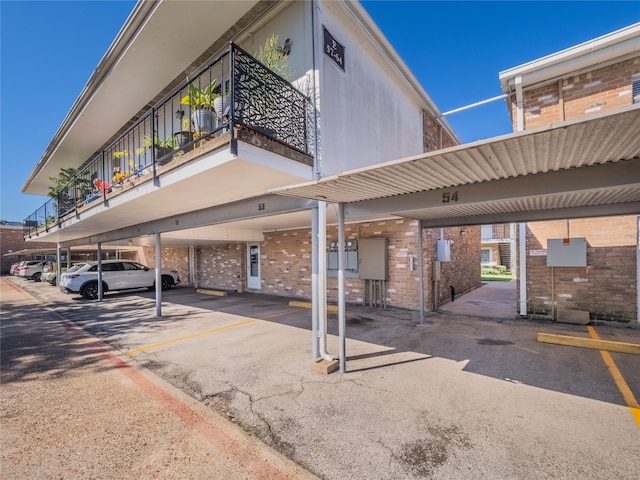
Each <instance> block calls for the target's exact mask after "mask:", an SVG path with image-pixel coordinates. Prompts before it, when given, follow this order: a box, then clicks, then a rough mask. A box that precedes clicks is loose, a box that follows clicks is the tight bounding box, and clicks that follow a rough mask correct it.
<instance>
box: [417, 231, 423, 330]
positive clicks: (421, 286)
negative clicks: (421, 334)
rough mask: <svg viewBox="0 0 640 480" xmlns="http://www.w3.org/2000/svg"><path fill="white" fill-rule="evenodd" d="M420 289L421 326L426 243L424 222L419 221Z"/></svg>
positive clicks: (421, 319) (421, 322)
mask: <svg viewBox="0 0 640 480" xmlns="http://www.w3.org/2000/svg"><path fill="white" fill-rule="evenodd" d="M418 269H419V272H418V278H419V279H420V280H419V282H418V285H419V286H418V288H419V289H420V325H424V241H423V240H422V220H418Z"/></svg>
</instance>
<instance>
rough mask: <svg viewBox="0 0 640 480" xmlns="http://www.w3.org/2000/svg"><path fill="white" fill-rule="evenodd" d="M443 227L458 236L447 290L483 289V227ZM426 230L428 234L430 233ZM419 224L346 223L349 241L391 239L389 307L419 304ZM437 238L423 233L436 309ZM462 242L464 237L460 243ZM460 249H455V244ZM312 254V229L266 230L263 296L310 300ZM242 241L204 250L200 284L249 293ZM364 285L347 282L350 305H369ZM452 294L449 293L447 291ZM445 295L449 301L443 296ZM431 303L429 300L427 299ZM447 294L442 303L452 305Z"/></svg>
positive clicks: (331, 284)
mask: <svg viewBox="0 0 640 480" xmlns="http://www.w3.org/2000/svg"><path fill="white" fill-rule="evenodd" d="M464 228H465V230H466V233H467V234H466V235H463V236H461V235H460V228H452V229H445V238H453V237H455V238H456V244H454V248H453V249H452V260H453V261H452V262H451V264H449V265H447V266H446V267H445V269H444V271H445V272H446V275H445V276H444V278H445V281H446V282H447V283H446V285H447V289H448V288H449V287H448V286H449V285H450V284H451V285H454V288H456V292H458V293H462V292H464V291H468V290H469V289H471V288H475V287H477V286H479V285H480V227H464ZM425 232H429V231H428V230H427V231H425ZM417 235H418V224H417V222H415V221H410V220H387V221H381V222H369V223H361V224H348V225H345V238H346V239H347V240H349V239H362V238H387V239H388V254H387V266H388V273H389V275H388V279H387V282H386V292H385V296H386V302H387V305H389V306H395V307H401V308H410V309H417V308H418V307H419V305H420V301H419V296H418V289H419V276H418V270H417V268H418V261H417V256H418V237H417ZM437 235H439V229H438V230H437V231H436V234H435V236H433V235H431V234H430V233H425V237H424V242H425V245H424V246H425V253H424V259H425V260H424V262H425V289H426V296H425V298H426V299H427V300H425V301H426V306H427V309H431V308H432V306H433V294H432V293H431V290H432V288H433V285H432V283H431V262H432V260H433V259H434V255H435V251H436V250H435V249H436V246H435V240H436V239H437V238H438V236H437ZM337 238H338V235H337V227H335V226H330V227H328V228H327V239H328V243H329V242H330V241H331V240H334V241H335V240H337ZM458 238H460V239H459V240H458ZM456 245H457V246H456ZM311 250H312V240H311V231H310V230H306V229H305V230H296V231H287V232H268V233H265V234H264V240H263V241H262V242H260V273H261V281H262V287H261V289H260V290H259V291H260V292H261V293H265V294H272V295H282V296H287V297H293V298H296V297H299V298H303V299H309V298H311V281H312V266H311V260H312V257H311ZM246 251H247V246H246V244H244V243H234V244H225V245H216V246H211V247H201V248H199V249H198V253H197V271H198V286H199V287H202V288H216V289H225V290H236V291H243V290H246V255H247V253H246ZM412 256H413V257H415V258H416V260H415V263H414V270H413V271H411V270H410V257H412ZM365 285H366V284H365V281H364V280H361V279H359V278H350V277H346V278H345V300H346V301H347V302H348V303H363V302H364V301H365ZM447 292H448V290H447ZM327 295H328V298H329V300H330V301H336V300H337V298H338V279H337V277H335V276H328V277H327ZM445 297H446V298H445ZM429 298H430V299H431V300H430V301H428V299H429ZM448 298H449V294H448V293H447V294H446V295H443V300H442V301H448Z"/></svg>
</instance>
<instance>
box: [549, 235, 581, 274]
mask: <svg viewBox="0 0 640 480" xmlns="http://www.w3.org/2000/svg"><path fill="white" fill-rule="evenodd" d="M586 266H587V239H586V238H584V237H576V238H549V239H547V267H586Z"/></svg>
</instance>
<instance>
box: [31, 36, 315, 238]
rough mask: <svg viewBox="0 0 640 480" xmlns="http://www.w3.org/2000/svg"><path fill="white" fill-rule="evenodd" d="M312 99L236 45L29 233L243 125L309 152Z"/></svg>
mask: <svg viewBox="0 0 640 480" xmlns="http://www.w3.org/2000/svg"><path fill="white" fill-rule="evenodd" d="M310 115H311V102H310V101H309V98H308V97H307V96H305V95H304V94H303V93H301V92H300V91H298V90H297V89H296V88H295V87H294V86H293V85H291V84H290V83H289V82H288V81H286V80H285V79H283V78H282V77H280V76H278V75H277V74H275V73H274V72H272V71H271V70H269V69H268V68H266V67H265V66H264V65H263V64H261V63H260V62H259V61H258V60H256V59H255V58H253V57H252V56H251V55H250V54H248V53H247V52H245V51H244V50H242V49H241V48H240V47H238V46H237V45H235V44H231V45H230V47H229V49H228V50H227V51H225V52H224V53H223V54H222V55H220V56H219V57H218V58H216V59H215V60H213V61H212V62H211V63H209V64H208V65H207V66H206V67H205V68H203V69H202V70H200V71H199V72H198V74H197V75H194V76H193V77H192V78H189V79H187V80H186V81H185V82H184V83H183V84H181V85H180V86H179V87H178V88H176V89H175V90H174V91H173V92H171V93H170V94H169V95H168V96H167V97H165V98H164V99H163V100H162V101H160V102H159V103H158V104H156V105H155V106H154V107H152V108H151V109H150V110H149V111H148V112H147V113H146V114H145V115H143V116H142V117H141V118H140V119H139V120H138V121H137V122H136V123H135V124H133V125H132V126H131V127H129V128H128V129H127V130H126V131H125V132H124V133H123V134H122V135H120V136H119V137H118V138H117V139H116V140H115V141H114V142H112V143H111V144H110V145H109V146H107V147H106V148H105V149H104V150H102V151H101V152H100V153H99V154H98V155H97V156H96V157H94V158H93V159H91V160H90V161H88V162H86V163H85V165H84V166H83V167H82V168H81V169H80V170H79V171H78V172H77V173H76V174H75V175H74V176H73V177H72V178H71V180H70V181H69V182H68V183H67V184H66V185H64V186H62V187H61V188H59V189H58V190H57V191H56V194H55V197H53V198H51V199H50V200H49V201H47V202H46V203H45V204H44V205H43V206H42V207H40V208H39V209H38V210H36V211H35V212H34V213H33V214H31V215H29V216H28V217H27V218H26V219H25V220H24V222H23V225H24V232H23V233H24V236H25V238H27V237H32V236H34V235H38V234H39V233H42V232H44V231H49V230H50V229H51V228H52V227H55V226H57V225H59V224H60V223H61V221H62V220H63V219H66V218H68V216H69V215H74V214H77V213H78V211H79V210H80V209H83V208H88V207H89V206H90V205H94V204H96V203H99V202H104V201H105V200H106V199H107V197H108V196H111V195H112V194H114V193H117V192H118V191H120V190H121V189H123V188H125V187H126V186H127V185H129V184H135V183H136V182H140V181H144V180H146V179H148V178H153V179H154V180H155V178H156V177H157V176H158V175H160V173H159V172H158V167H159V166H162V165H164V164H165V163H167V162H169V161H171V160H172V159H174V158H176V157H179V156H181V155H183V154H184V153H185V152H187V151H190V150H193V149H194V146H197V145H200V144H201V143H202V142H203V141H204V140H207V139H208V138H211V137H215V136H218V135H221V134H223V133H230V137H229V138H230V139H233V138H234V129H237V128H245V129H248V130H250V131H253V132H257V133H259V134H261V135H265V136H267V137H269V138H271V139H273V140H275V141H277V142H280V143H283V144H285V145H287V146H288V147H290V148H293V149H295V150H297V151H300V152H302V153H305V154H309V153H310V150H311V149H310V136H309V135H308V128H309V125H310V122H309V121H308V119H309V117H310Z"/></svg>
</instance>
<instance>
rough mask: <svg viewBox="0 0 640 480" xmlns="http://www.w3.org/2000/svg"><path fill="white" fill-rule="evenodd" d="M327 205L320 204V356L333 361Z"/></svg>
mask: <svg viewBox="0 0 640 480" xmlns="http://www.w3.org/2000/svg"><path fill="white" fill-rule="evenodd" d="M326 251H327V203H326V202H318V250H317V252H318V320H319V321H318V337H319V341H320V356H321V357H322V358H323V359H325V360H327V361H329V362H330V361H332V360H333V356H332V355H329V353H328V352H327V255H326Z"/></svg>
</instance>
